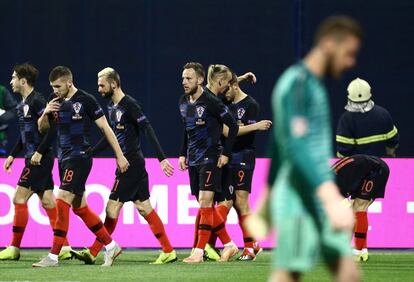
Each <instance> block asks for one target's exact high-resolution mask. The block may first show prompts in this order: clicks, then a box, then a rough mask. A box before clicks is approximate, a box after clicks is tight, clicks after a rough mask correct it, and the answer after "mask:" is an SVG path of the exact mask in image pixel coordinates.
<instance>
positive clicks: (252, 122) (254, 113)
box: [223, 103, 272, 137]
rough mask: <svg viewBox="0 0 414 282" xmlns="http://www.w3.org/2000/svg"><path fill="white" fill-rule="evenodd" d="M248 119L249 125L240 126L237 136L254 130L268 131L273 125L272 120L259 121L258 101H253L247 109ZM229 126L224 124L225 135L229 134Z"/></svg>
mask: <svg viewBox="0 0 414 282" xmlns="http://www.w3.org/2000/svg"><path fill="white" fill-rule="evenodd" d="M245 115H246V119H247V125H243V126H239V131H238V133H237V136H242V135H245V134H249V133H251V132H254V131H266V130H268V129H269V128H270V126H271V125H272V122H271V121H270V120H261V121H259V122H257V117H258V115H259V105H258V104H257V103H252V104H251V105H250V106H249V107H248V108H247V111H246V114H245ZM228 133H229V128H228V127H227V126H226V125H224V126H223V135H224V136H225V137H227V136H228Z"/></svg>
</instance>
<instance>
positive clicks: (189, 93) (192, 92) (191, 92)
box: [185, 86, 198, 96]
mask: <svg viewBox="0 0 414 282" xmlns="http://www.w3.org/2000/svg"><path fill="white" fill-rule="evenodd" d="M197 89H198V87H197V86H195V87H194V88H190V89H189V90H188V92H186V93H185V94H187V95H190V96H192V95H194V94H195V93H196V92H197Z"/></svg>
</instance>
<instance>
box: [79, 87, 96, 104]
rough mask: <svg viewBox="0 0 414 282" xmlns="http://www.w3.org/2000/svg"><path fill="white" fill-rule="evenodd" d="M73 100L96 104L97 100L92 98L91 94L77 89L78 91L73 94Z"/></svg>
mask: <svg viewBox="0 0 414 282" xmlns="http://www.w3.org/2000/svg"><path fill="white" fill-rule="evenodd" d="M75 95H76V96H75V99H76V100H84V101H88V102H90V101H92V102H97V99H96V97H95V96H93V95H92V94H90V93H88V92H86V91H85V90H82V89H78V91H77V92H76V93H75Z"/></svg>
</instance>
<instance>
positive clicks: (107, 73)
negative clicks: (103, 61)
mask: <svg viewBox="0 0 414 282" xmlns="http://www.w3.org/2000/svg"><path fill="white" fill-rule="evenodd" d="M98 77H105V78H106V79H107V80H108V81H109V82H112V81H115V83H116V84H117V86H118V87H120V86H121V77H120V76H119V73H118V72H117V71H116V70H114V69H113V68H109V67H107V68H104V69H103V70H101V71H100V72H99V73H98Z"/></svg>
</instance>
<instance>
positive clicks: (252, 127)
mask: <svg viewBox="0 0 414 282" xmlns="http://www.w3.org/2000/svg"><path fill="white" fill-rule="evenodd" d="M271 126H272V121H270V120H261V121H258V122H255V123H252V124H248V125H242V126H239V131H238V132H237V136H242V135H246V134H249V133H250V132H254V131H266V130H269V128H270V127H271ZM223 135H224V136H225V137H227V136H228V135H229V128H228V127H227V125H224V126H223Z"/></svg>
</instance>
